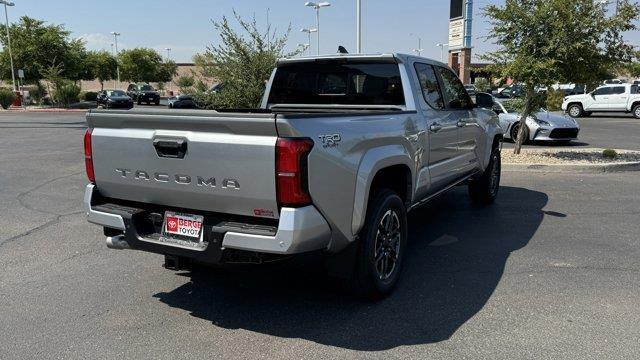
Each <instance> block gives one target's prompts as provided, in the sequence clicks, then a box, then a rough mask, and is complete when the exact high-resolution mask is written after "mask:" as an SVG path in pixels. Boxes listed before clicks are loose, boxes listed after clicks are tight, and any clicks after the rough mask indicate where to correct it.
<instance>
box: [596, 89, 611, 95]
mask: <svg viewBox="0 0 640 360" xmlns="http://www.w3.org/2000/svg"><path fill="white" fill-rule="evenodd" d="M593 95H594V96H595V95H611V88H610V87H601V88H598V89H596V90H595V91H594V92H593Z"/></svg>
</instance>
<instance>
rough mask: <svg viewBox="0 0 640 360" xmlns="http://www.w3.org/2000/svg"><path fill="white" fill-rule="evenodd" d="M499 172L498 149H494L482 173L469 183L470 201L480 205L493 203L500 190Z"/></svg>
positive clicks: (500, 162)
mask: <svg viewBox="0 0 640 360" xmlns="http://www.w3.org/2000/svg"><path fill="white" fill-rule="evenodd" d="M501 171H502V161H501V159H500V149H499V148H498V147H496V148H494V149H493V151H492V152H491V160H490V161H489V165H488V166H487V168H486V169H485V170H484V172H483V173H482V174H481V175H480V176H478V177H476V178H474V179H472V180H471V182H469V196H470V197H471V201H473V202H474V203H477V204H482V205H488V204H491V203H493V202H494V201H495V200H496V198H497V197H498V192H499V190H500V176H501Z"/></svg>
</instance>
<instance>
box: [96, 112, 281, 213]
mask: <svg viewBox="0 0 640 360" xmlns="http://www.w3.org/2000/svg"><path fill="white" fill-rule="evenodd" d="M87 122H88V123H89V126H90V127H91V128H93V135H92V146H93V164H94V169H95V176H96V185H97V188H98V190H99V191H100V193H101V194H102V195H103V196H106V197H109V198H116V199H122V200H130V201H137V202H144V203H149V204H157V205H165V206H171V207H178V208H186V209H197V210H203V211H211V212H220V213H227V214H236V215H245V216H254V215H255V214H272V217H277V214H278V206H277V200H276V193H275V192H276V186H275V144H276V139H277V134H276V128H275V117H274V115H272V114H260V115H258V114H222V113H217V112H213V111H180V112H176V115H171V114H167V113H166V112H164V113H163V112H158V111H145V112H120V113H116V112H92V113H90V114H89V115H88V116H87Z"/></svg>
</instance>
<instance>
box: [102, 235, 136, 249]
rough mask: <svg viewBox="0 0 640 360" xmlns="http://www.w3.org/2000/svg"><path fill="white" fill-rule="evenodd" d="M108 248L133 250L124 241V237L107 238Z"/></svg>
mask: <svg viewBox="0 0 640 360" xmlns="http://www.w3.org/2000/svg"><path fill="white" fill-rule="evenodd" d="M107 247H108V248H109V249H115V250H129V249H131V246H129V243H128V242H127V241H126V240H125V239H124V236H123V235H118V236H109V237H107Z"/></svg>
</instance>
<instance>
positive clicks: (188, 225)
mask: <svg viewBox="0 0 640 360" xmlns="http://www.w3.org/2000/svg"><path fill="white" fill-rule="evenodd" d="M203 221H204V217H203V216H200V215H190V214H182V213H176V212H172V211H165V213H164V225H163V229H162V230H163V231H162V232H163V235H164V236H166V237H172V238H178V239H185V240H186V239H188V240H191V241H199V240H201V239H202V223H203Z"/></svg>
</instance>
